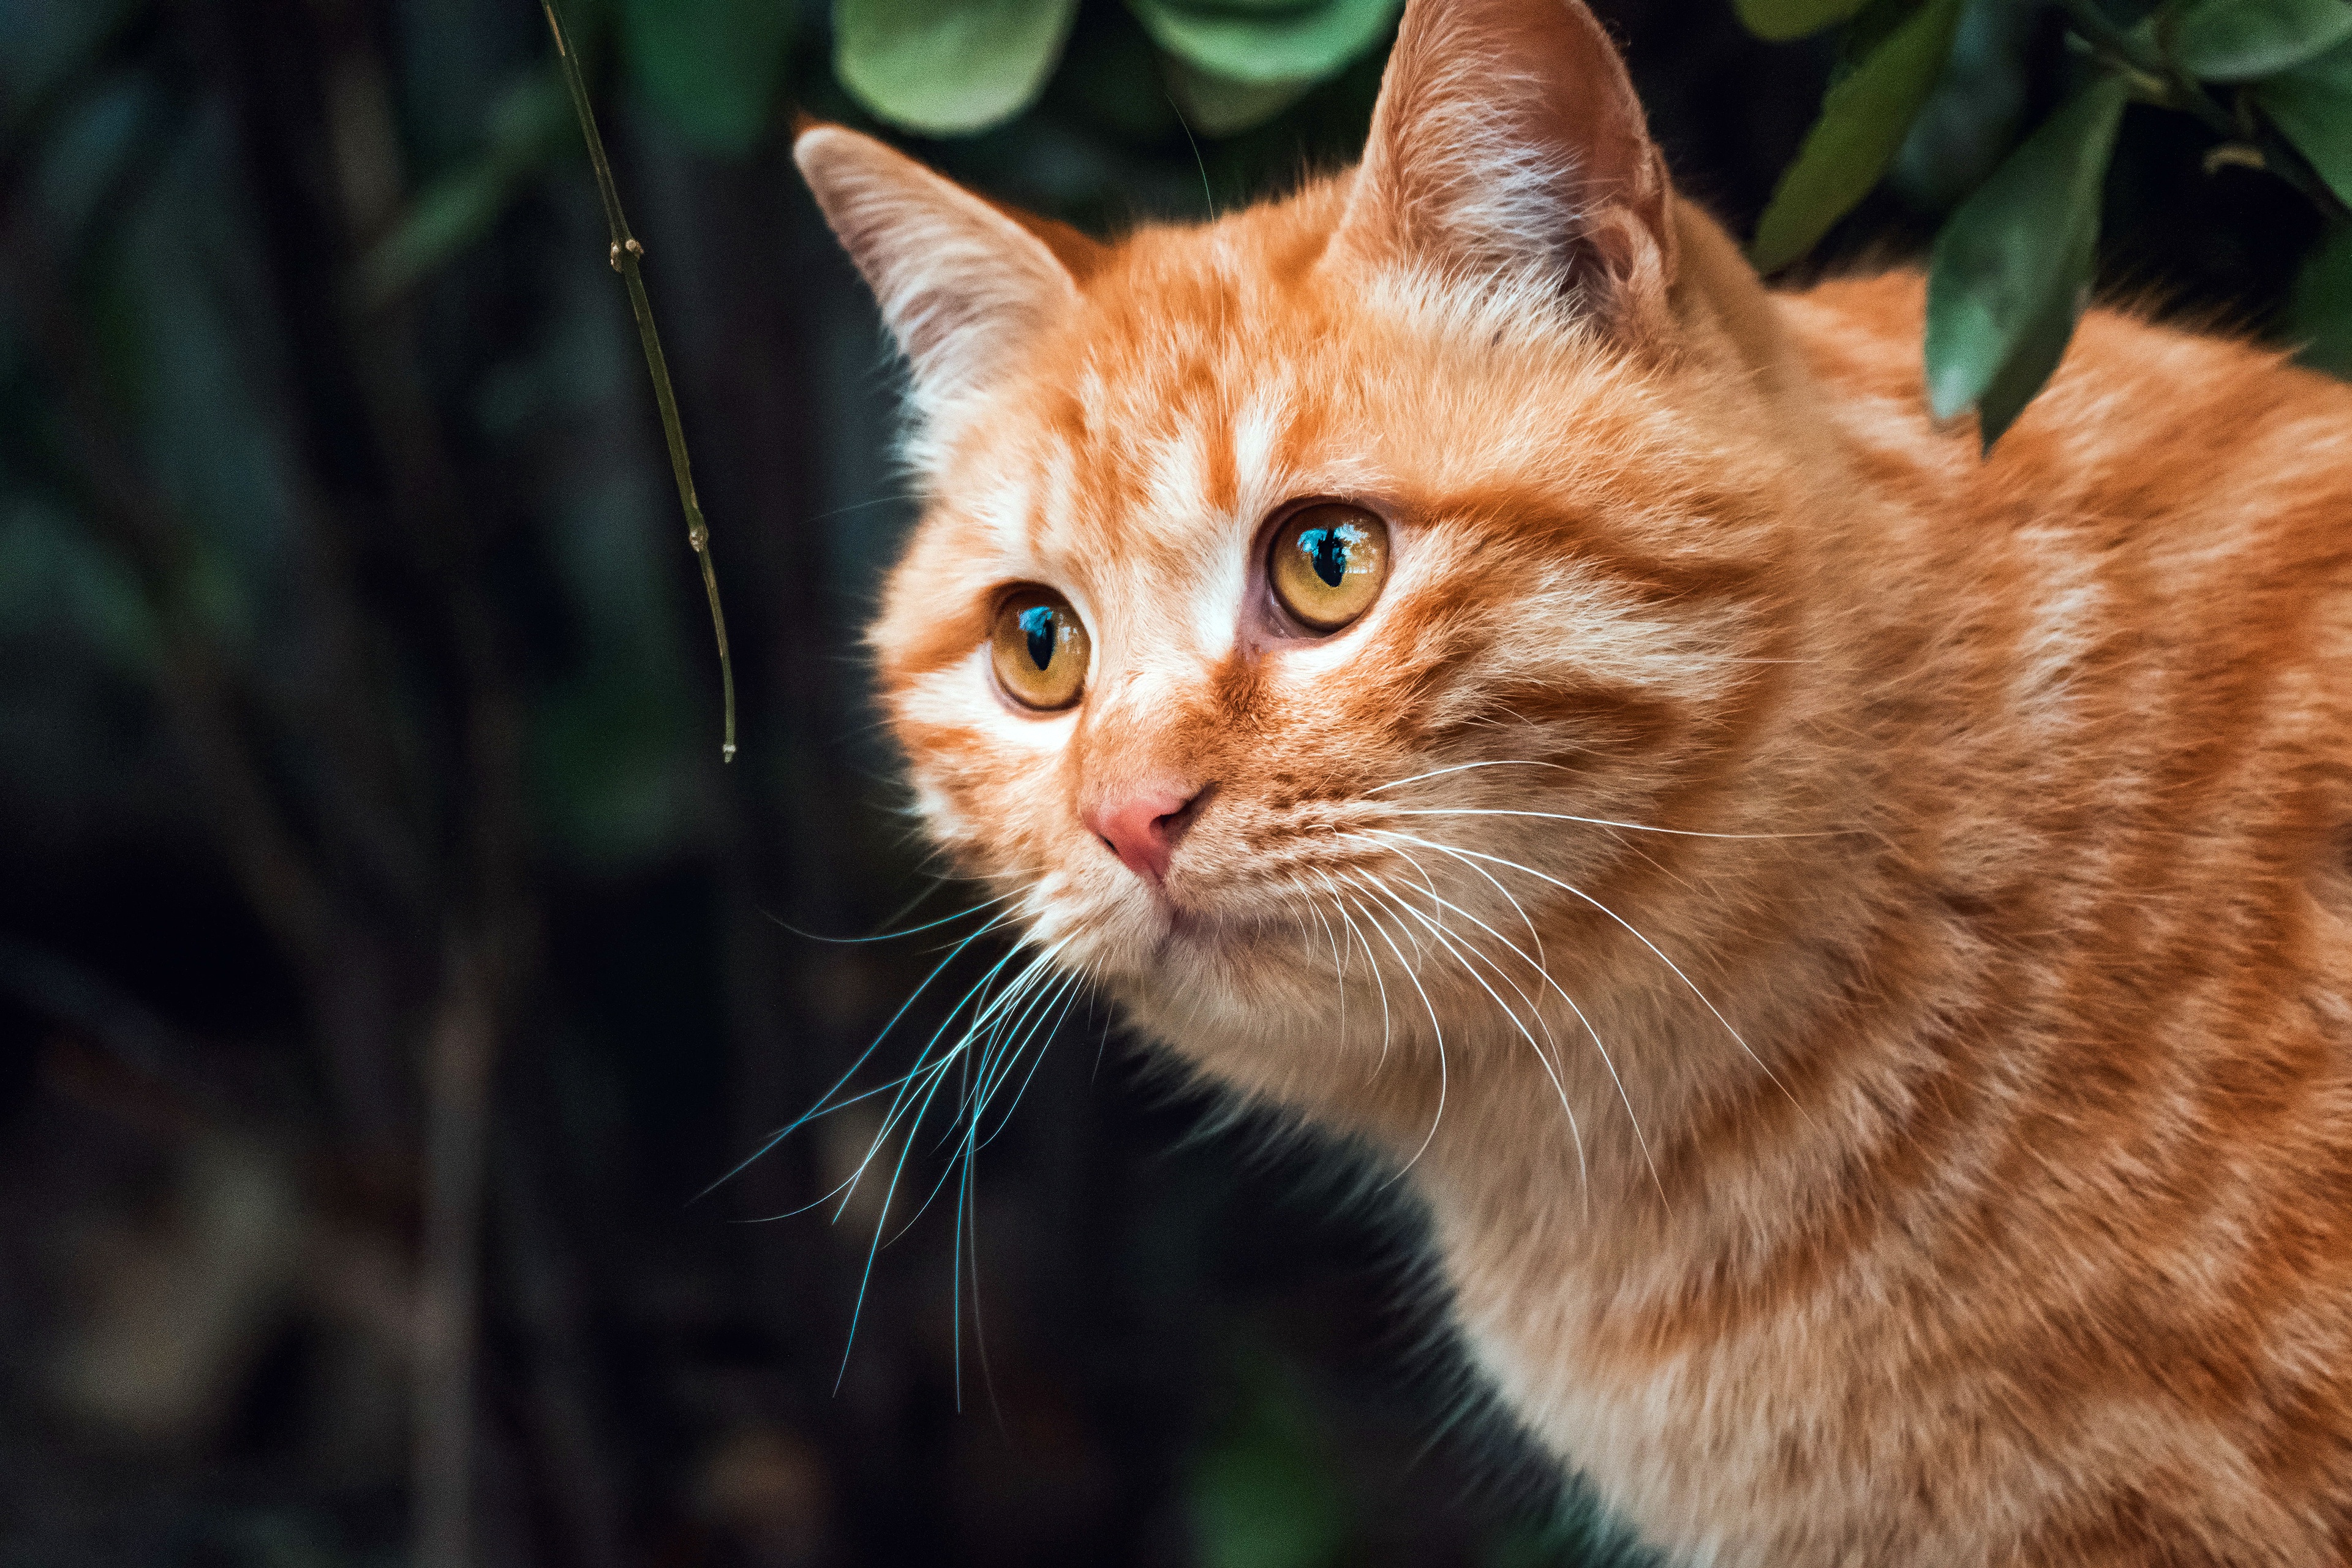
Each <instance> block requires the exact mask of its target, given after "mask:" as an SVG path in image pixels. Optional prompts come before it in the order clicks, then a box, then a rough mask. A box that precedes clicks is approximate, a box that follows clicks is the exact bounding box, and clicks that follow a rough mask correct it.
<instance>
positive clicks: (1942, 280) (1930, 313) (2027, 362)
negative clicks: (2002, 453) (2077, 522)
mask: <svg viewBox="0 0 2352 1568" xmlns="http://www.w3.org/2000/svg"><path fill="white" fill-rule="evenodd" d="M2125 97H2126V89H2125V87H2124V84H2123V83H2122V82H2121V81H2120V80H2118V79H2116V78H2114V77H2110V76H2101V77H2100V78H2098V79H2096V80H2095V81H2094V82H2093V83H2092V84H2091V85H2090V86H2088V87H2086V88H2084V89H2083V90H2082V91H2080V92H2078V93H2076V94H2075V95H2074V97H2073V98H2072V99H2070V100H2067V102H2066V103H2065V104H2064V105H2063V106H2062V107H2061V108H2060V109H2059V110H2058V111H2057V112H2056V113H2055V114H2053V115H2052V116H2051V117H2050V118H2049V119H2048V120H2047V121H2043V122H2042V127H2041V129H2040V130H2038V131H2036V132H2034V133H2033V134H2032V135H2031V136H2029V137H2027V138H2026V139H2025V143H2024V145H2023V146H2021V147H2020V148H2018V150H2017V151H2016V152H2014V153H2011V154H2010V156H2009V157H2008V159H2007V160H2006V161H2005V162H2003V163H2002V164H2001V166H2000V168H1999V169H1996V170H1995V171H1993V176H1992V178H1991V179H1990V180H1987V181H1986V182H1985V183H1984V184H1983V185H1982V186H1981V187H1980V188H1979V190H1978V191H1977V193H1976V194H1975V195H1972V196H1970V197H1969V199H1968V200H1967V201H1965V202H1963V203H1962V204H1961V205H1960V207H1959V210H1958V211H1957V212H1955V213H1954V214H1953V215H1952V216H1951V218H1950V220H1949V221H1948V222H1947V223H1946V224H1945V225H1944V228H1943V232H1942V233H1940V234H1938V235H1937V237H1936V248H1935V254H1934V258H1933V260H1932V262H1931V264H1930V267H1929V270H1928V276H1927V398H1928V403H1929V405H1931V406H1932V407H1933V408H1934V410H1935V413H1936V417H1937V418H1938V419H1948V418H1951V417H1952V416H1954V415H1956V414H1958V413H1960V412H1961V411H1962V410H1964V409H1967V408H1969V407H1970V406H1971V405H1973V406H1974V407H1975V408H1976V410H1977V412H1978V415H1979V421H1980V431H1981V437H1982V439H1983V442H1984V445H1985V447H1986V449H1987V450H1990V449H1991V447H1992V444H1993V443H1994V442H1995V441H1997V440H1999V439H2000V435H2001V432H2002V431H2004V430H2006V429H2008V428H2009V426H2010V424H2011V421H2012V420H2014V419H2015V418H2016V417H2017V416H2018V414H2019V413H2020V412H2021V410H2022V409H2023V408H2024V407H2025V405H2026V404H2027V403H2029V402H2031V401H2032V397H2033V395H2034V394H2036V393H2038V392H2040V391H2041V390H2042V384H2043V383H2044V382H2046V381H2047V380H2049V378H2050V374H2051V372H2053V371H2054V370H2056V369H2057V368H2058V362H2059V360H2060V359H2061V358H2062V357H2063V355H2064V353H2065V352H2066V342H2067V340H2068V339H2069V338H2071V337H2072V336H2073V335H2074V321H2075V318H2076V317H2077V316H2079V315H2080V314H2081V313H2082V309H2083V300H2084V296H2085V295H2086V294H2087V293H2088V292H2089V291H2090V285H2091V269H2092V263H2093V261H2094V259H2095V255H2096V251H2097V247H2098V240H2099V193H2100V187H2101V186H2102V184H2104V183H2105V177H2106V172H2107V159H2108V156H2109V154H2111V153H2113V152H2114V151H2115V144H2116V125H2117V124H2118V123H2119V122H2120V121H2122V119H2123V111H2124V101H2125Z"/></svg>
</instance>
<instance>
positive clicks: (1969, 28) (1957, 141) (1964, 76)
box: [1885, 0, 2039, 215]
mask: <svg viewBox="0 0 2352 1568" xmlns="http://www.w3.org/2000/svg"><path fill="white" fill-rule="evenodd" d="M2038 15H2039V14H2038V13H2037V12H2036V11H2035V10H2034V9H2033V8H2032V7H2031V6H2029V5H2021V4H2019V3H2018V0H1961V5H1960V19H1959V26H1958V28H1957V29H1956V30H1955V31H1954V33H1953V35H1952V52H1951V57H1950V58H1948V59H1947V60H1946V61H1945V62H1944V70H1943V74H1942V75H1941V76H1939V77H1938V78H1937V80H1936V87H1935V90H1934V91H1932V92H1930V93H1929V94H1928V95H1927V102H1926V103H1924V104H1922V105H1920V108H1919V112H1918V114H1917V115H1916V117H1915V118H1914V119H1913V120H1912V121H1911V130H1910V132H1909V134H1907V135H1906V136H1905V137H1904V139H1903V146H1902V149H1901V151H1899V152H1897V153H1895V162H1894V163H1893V164H1891V165H1890V166H1889V168H1888V170H1887V174H1886V176H1885V178H1886V184H1887V186H1888V188H1889V189H1891V190H1893V191H1894V192H1895V195H1897V196H1899V197H1901V198H1902V199H1903V200H1904V201H1905V202H1906V203H1907V204H1908V205H1911V206H1912V207H1914V208H1915V209H1916V210H1918V211H1920V212H1924V213H1935V214H1937V215H1941V214H1944V213H1948V212H1949V211H1950V210H1951V209H1952V208H1953V207H1955V206H1958V205H1959V203H1960V201H1961V200H1962V198H1964V197H1966V196H1967V195H1968V194H1969V192H1970V191H1973V190H1975V189H1976V188H1977V187H1978V186H1979V185H1981V184H1984V183H1985V181H1986V180H1987V179H1988V178H1989V177H1990V175H1991V174H1992V172H1993V170H1994V169H1995V168H1997V167H1999V166H2000V160H2001V157H2002V155H2003V154H2005V153H2007V152H2008V151H2009V150H2010V148H2011V146H2012V145H2013V144H2014V143H2015V142H2016V140H2017V126H2018V121H2020V120H2021V119H2022V118H2023V116H2024V112H2025V84H2026V55H2027V51H2028V49H2029V47H2030V46H2031V43H2032V37H2033V32H2034V23H2035V21H2036V20H2037V18H2038Z"/></svg>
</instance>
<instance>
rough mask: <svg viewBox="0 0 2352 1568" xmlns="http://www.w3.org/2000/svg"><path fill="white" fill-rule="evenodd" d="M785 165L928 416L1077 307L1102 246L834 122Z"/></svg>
mask: <svg viewBox="0 0 2352 1568" xmlns="http://www.w3.org/2000/svg"><path fill="white" fill-rule="evenodd" d="M793 162H794V163H798V164H799V165H800V169H801V174H803V176H804V177H805V178H806V179H807V180H808V183H809V189H810V191H811V192H813V193H814V195H815V196H816V203H817V205H818V207H820V208H821V209H823V211H824V218H825V222H827V223H828V224H830V225H832V226H833V232H834V233H835V235H836V236H838V237H840V240H841V243H842V246H843V247H844V248H845V249H846V250H847V251H848V252H849V256H850V259H851V260H853V261H855V262H856V264H857V269H858V271H860V272H862V273H864V274H865V276H866V284H867V286H868V287H870V288H871V289H873V290H874V298H875V300H877V302H878V303H879V304H880V305H881V307H882V319H883V321H885V322H886V323H887V325H888V326H889V329H890V332H891V335H892V336H893V337H895V338H897V339H898V346H899V347H900V348H901V349H902V350H904V351H905V352H906V355H907V359H908V363H909V364H910V365H911V366H912V367H913V370H914V383H915V384H914V394H915V404H916V406H917V407H918V408H919V410H920V411H921V412H922V413H923V415H924V416H926V417H927V418H930V419H937V418H938V416H940V415H941V414H943V413H945V412H946V411H948V410H949V409H950V407H952V405H955V404H956V403H957V402H958V401H959V400H961V399H962V398H963V397H965V396H966V395H969V394H971V392H973V391H974V390H976V389H977V388H979V387H981V386H982V385H984V384H987V383H988V382H989V381H991V380H992V379H993V378H995V377H996V376H998V375H1000V374H1003V370H1004V369H1005V367H1006V366H1007V365H1009V364H1010V363H1012V362H1013V360H1014V359H1015V358H1016V357H1017V356H1018V355H1019V353H1020V352H1021V350H1022V349H1023V347H1024V345H1025V344H1026V343H1028V342H1033V341H1034V339H1035V338H1036V337H1038V336H1039V335H1041V334H1042V333H1044V332H1045V331H1047V330H1048V329H1050V328H1051V327H1052V326H1053V325H1054V324H1055V322H1057V321H1060V320H1062V319H1063V318H1065V317H1066V316H1067V315H1068V314H1069V313H1070V312H1071V311H1072V310H1076V307H1077V303H1078V278H1079V276H1080V275H1082V274H1083V273H1084V271H1085V270H1086V269H1087V268H1088V267H1089V266H1091V264H1092V261H1093V259H1094V258H1095V257H1096V255H1097V253H1098V251H1099V247H1097V246H1096V244H1095V242H1094V241H1092V240H1090V239H1087V237H1085V236H1083V235H1081V234H1079V233H1078V232H1077V231H1076V230H1075V229H1072V228H1068V227H1066V226H1063V225H1061V224H1056V223H1052V222H1049V221H1048V220H1045V219H1043V218H1032V217H1026V216H1021V217H1016V216H1013V214H1011V213H1008V212H1006V211H1004V210H1003V209H1002V208H999V207H997V206H995V205H992V204H990V203H988V202H985V201H982V199H981V198H980V197H978V196H976V195H972V194H971V192H969V191H967V190H965V189H964V188H963V187H961V185H958V184H954V183H953V182H952V181H950V180H945V179H942V178H940V176H939V175H937V174H932V173H931V172H930V171H929V169H926V168H924V167H923V166H922V165H921V164H920V163H916V162H915V161H914V160H913V159H911V158H908V157H907V156H905V155H904V154H903V153H897V152H894V151H893V150H891V149H890V148H888V147H886V146H884V145H883V144H882V143H881V142H877V141H875V140H874V139H873V138H872V137H870V136H861V135H859V134H858V133H857V132H855V131H847V130H845V129H843V128H842V127H840V126H838V125H810V126H808V127H807V128H806V129H804V130H803V131H802V132H801V133H800V134H799V136H798V137H796V138H795V139H794V140H793Z"/></svg>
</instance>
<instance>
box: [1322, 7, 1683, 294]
mask: <svg viewBox="0 0 2352 1568" xmlns="http://www.w3.org/2000/svg"><path fill="white" fill-rule="evenodd" d="M1673 203H1674V190H1673V185H1672V184H1671V182H1670V181H1669V180H1668V178H1667V175H1666V168H1665V160H1664V157H1663V156H1661V154H1660V153H1659V152H1658V149H1657V145H1656V143H1654V142H1652V141H1651V140H1650V132H1649V128H1648V125H1647V124H1646V122H1645V121H1644V120H1643V114H1642V104H1641V100H1640V99H1639V98H1638V97H1636V96H1635V94H1634V91H1633V79H1632V78H1631V77H1629V76H1628V75H1627V74H1626V72H1625V64H1624V61H1623V60H1622V58H1619V56H1618V53H1617V49H1616V46H1615V45H1613V44H1612V43H1611V42H1610V40H1609V36H1608V34H1607V33H1606V32H1605V31H1603V30H1602V28H1601V23H1600V21H1599V19H1598V18H1596V17H1595V16H1593V15H1592V13H1591V10H1589V9H1587V8H1586V6H1585V5H1584V4H1583V0H1411V3H1410V4H1409V5H1407V6H1406V7H1405V13H1404V20H1403V22H1402V25H1401V26H1400V28H1399V31H1398V34H1397V43H1396V48H1395V50H1394V51H1393V52H1392V53H1391V55H1390V57H1389V64H1388V69H1387V72H1386V74H1385V75H1383V76H1382V77H1381V95H1380V101H1379V103H1378V105H1377V106H1376V107H1375V109H1374V110H1373V111H1372V128H1371V135H1370V139H1369V140H1368V142H1366V144H1365V148H1364V161H1363V164H1362V166H1361V167H1360V169H1359V170H1358V171H1357V174H1356V179H1355V186H1354V189H1353V191H1352V192H1351V194H1350V195H1349V203H1348V207H1347V211H1346V214H1345V216H1343V217H1342V219H1341V220H1340V226H1339V234H1338V236H1337V237H1336V242H1335V250H1336V251H1338V252H1339V254H1343V255H1349V256H1353V257H1357V258H1362V259H1366V260H1370V261H1373V262H1376V263H1378V262H1391V263H1393V262H1404V263H1407V264H1412V263H1421V264H1425V265H1429V266H1433V267H1434V268H1437V269H1438V270H1439V271H1440V272H1442V273H1444V274H1446V275H1452V276H1465V275H1467V276H1502V275H1509V276H1515V277H1525V276H1528V275H1529V274H1534V275H1537V276H1539V277H1544V278H1546V279H1549V281H1551V282H1553V283H1554V284H1555V285H1556V286H1557V287H1558V288H1559V289H1561V290H1562V291H1563V292H1565V293H1568V294H1570V295H1573V296H1574V297H1575V298H1576V299H1577V300H1578V301H1579V303H1580V305H1581V306H1582V307H1583V308H1584V309H1586V310H1590V311H1591V312H1593V313H1595V314H1598V315H1601V316H1604V317H1607V318H1610V319H1612V320H1614V321H1617V322H1619V323H1621V324H1623V325H1627V326H1631V325H1633V324H1634V323H1635V322H1636V321H1640V320H1643V319H1646V318H1648V317H1649V316H1651V315H1652V313H1653V312H1654V311H1655V310H1659V309H1661V308H1663V306H1664V300H1665V293H1666V289H1667V288H1668V287H1669V286H1670V285H1671V284H1672V282H1673V280H1674V272H1675V233H1674V225H1673V216H1672V207H1673Z"/></svg>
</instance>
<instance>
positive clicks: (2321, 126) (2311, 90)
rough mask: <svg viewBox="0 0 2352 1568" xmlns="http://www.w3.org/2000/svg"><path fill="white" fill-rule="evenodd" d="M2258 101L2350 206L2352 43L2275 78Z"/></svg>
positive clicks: (2256, 96) (2259, 93) (2262, 89)
mask: <svg viewBox="0 0 2352 1568" xmlns="http://www.w3.org/2000/svg"><path fill="white" fill-rule="evenodd" d="M2254 101H2255V102H2257V103H2259V104H2261V105H2262V107H2263V113H2264V114H2267V115H2269V116H2270V118H2271V122H2272V123H2273V124H2274V125H2276V126H2277V127H2278V128H2279V130H2280V132H2282V133H2283V134H2284V136H2285V137H2286V139H2287V140H2288V141H2289V142H2294V150H2295V151H2296V152H2298V153H2302V154H2303V155H2304V156H2305V158H2307V159H2309V160H2310V161H2311V166H2312V168H2314V169H2315V170H2316V171H2318V174H2319V177H2320V178H2321V179H2323V180H2325V181H2326V182H2327V188H2328V189H2329V190H2331V191H2334V192H2335V193H2336V197H2337V199H2338V200H2340V201H2342V202H2344V203H2346V204H2347V205H2352V43H2347V44H2338V45H2337V46H2336V47H2335V48H2333V49H2330V50H2329V51H2328V52H2327V53H2326V54H2324V55H2321V56H2320V57H2319V58H2317V59H2315V60H2310V61H2306V62H2305V64H2303V65H2300V66H2297V67H2296V68H2294V69H2293V70H2291V71H2284V72H2281V73H2280V74H2279V75H2277V76H2274V77H2273V78H2271V79H2269V80H2268V81H2266V82H2263V83H2262V84H2261V85H2260V86H2258V87H2256V88H2255V89H2254Z"/></svg>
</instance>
